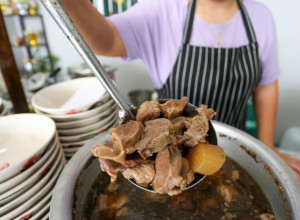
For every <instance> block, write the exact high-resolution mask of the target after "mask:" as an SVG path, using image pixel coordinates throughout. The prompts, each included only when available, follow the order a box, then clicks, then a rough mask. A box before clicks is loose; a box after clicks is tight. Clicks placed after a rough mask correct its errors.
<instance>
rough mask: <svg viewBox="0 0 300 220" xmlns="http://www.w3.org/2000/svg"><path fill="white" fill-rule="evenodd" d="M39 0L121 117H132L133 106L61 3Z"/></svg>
mask: <svg viewBox="0 0 300 220" xmlns="http://www.w3.org/2000/svg"><path fill="white" fill-rule="evenodd" d="M41 2H42V4H43V5H44V6H45V8H46V9H47V11H48V12H49V13H50V15H51V16H52V17H53V19H54V20H55V21H56V23H57V24H58V26H59V27H60V28H61V29H62V31H63V32H64V34H65V35H66V37H67V38H68V39H69V40H70V42H71V43H72V44H73V46H74V47H75V49H76V50H77V52H78V53H79V54H80V56H81V57H82V58H83V60H84V61H85V62H86V63H87V65H88V66H89V67H90V68H91V70H92V71H93V73H94V75H95V76H96V77H97V78H98V79H99V81H100V82H101V84H102V85H103V86H104V88H105V89H106V91H107V92H108V93H109V94H110V95H111V97H112V98H113V99H114V101H115V102H116V103H117V105H118V106H119V107H120V109H121V115H120V117H121V119H123V120H124V119H125V118H130V119H134V118H135V117H134V114H133V113H132V111H131V109H133V108H134V107H133V106H130V105H129V104H128V103H127V102H126V100H125V98H124V97H123V96H122V94H121V92H120V91H119V89H118V88H117V87H116V85H115V84H114V82H113V81H112V80H111V79H110V77H109V75H108V74H107V73H106V71H105V70H104V68H103V67H102V65H101V64H100V62H99V60H98V59H97V57H96V56H95V54H94V53H93V51H92V50H91V49H90V48H89V46H88V45H87V43H86V42H85V40H84V39H83V37H82V36H81V34H80V33H79V31H78V30H77V28H76V26H75V24H74V23H73V21H72V20H71V18H70V17H69V15H68V14H67V12H66V11H65V9H64V8H63V6H62V5H61V3H60V2H59V1H58V0H41Z"/></svg>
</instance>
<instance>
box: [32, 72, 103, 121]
mask: <svg viewBox="0 0 300 220" xmlns="http://www.w3.org/2000/svg"><path fill="white" fill-rule="evenodd" d="M105 91H106V90H105V89H104V87H103V86H102V85H101V83H100V82H99V80H97V78H96V77H84V78H78V79H72V80H67V81H63V82H60V83H56V84H53V85H51V86H48V87H45V88H43V89H41V90H39V91H38V92H37V93H35V94H34V95H33V96H32V99H31V104H32V105H33V107H34V108H35V109H37V110H39V111H42V112H45V113H48V114H52V115H72V114H77V113H82V112H85V111H87V110H88V109H90V108H91V107H92V106H93V105H94V104H96V103H97V102H99V101H100V100H101V98H102V97H103V96H104V94H105Z"/></svg>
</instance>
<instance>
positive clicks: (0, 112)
mask: <svg viewBox="0 0 300 220" xmlns="http://www.w3.org/2000/svg"><path fill="white" fill-rule="evenodd" d="M7 112H8V107H7V106H6V105H5V103H4V102H3V103H2V105H0V116H4V115H6V114H7Z"/></svg>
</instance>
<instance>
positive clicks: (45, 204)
mask: <svg viewBox="0 0 300 220" xmlns="http://www.w3.org/2000/svg"><path fill="white" fill-rule="evenodd" d="M52 193H53V190H51V191H50V192H49V193H48V194H47V195H46V196H45V197H44V198H43V199H42V200H41V201H39V202H38V203H37V204H35V205H34V206H33V207H32V208H30V209H28V210H27V211H25V212H23V213H22V214H21V215H19V216H18V217H16V218H15V219H19V220H21V219H28V218H30V219H31V220H32V219H37V218H38V217H39V216H42V215H43V214H45V213H46V212H47V211H49V207H50V203H51V197H52ZM40 212H41V214H39V213H40Z"/></svg>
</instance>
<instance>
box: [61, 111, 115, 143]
mask: <svg viewBox="0 0 300 220" xmlns="http://www.w3.org/2000/svg"><path fill="white" fill-rule="evenodd" d="M118 119H119V116H116V117H115V118H113V119H112V120H111V121H110V122H108V123H106V124H105V125H103V127H99V128H96V129H95V130H93V131H89V132H86V133H82V134H77V135H70V136H59V140H60V142H61V143H70V142H77V141H83V140H88V139H91V138H93V137H95V136H96V135H97V134H100V133H102V132H103V131H105V130H107V129H109V128H111V127H113V126H114V125H115V124H118V121H119V120H118Z"/></svg>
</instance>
